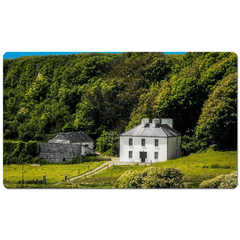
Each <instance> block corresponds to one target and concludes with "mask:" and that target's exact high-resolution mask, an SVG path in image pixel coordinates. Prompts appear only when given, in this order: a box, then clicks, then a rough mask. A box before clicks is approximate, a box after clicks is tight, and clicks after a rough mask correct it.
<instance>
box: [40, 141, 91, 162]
mask: <svg viewBox="0 0 240 240" xmlns="http://www.w3.org/2000/svg"><path fill="white" fill-rule="evenodd" d="M39 144H40V154H39V157H41V158H43V159H46V160H48V161H50V162H62V160H63V158H65V160H66V161H67V160H70V159H71V158H73V157H75V156H79V155H80V153H81V154H82V155H86V154H88V153H90V150H91V149H89V148H87V147H84V146H82V151H81V150H80V144H64V143H39Z"/></svg>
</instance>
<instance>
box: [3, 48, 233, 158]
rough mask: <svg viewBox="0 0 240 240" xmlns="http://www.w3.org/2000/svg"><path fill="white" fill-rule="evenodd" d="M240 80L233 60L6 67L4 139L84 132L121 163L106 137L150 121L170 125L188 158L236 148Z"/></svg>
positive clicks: (74, 59) (116, 57)
mask: <svg viewBox="0 0 240 240" xmlns="http://www.w3.org/2000/svg"><path fill="white" fill-rule="evenodd" d="M38 73H40V76H39V75H38ZM236 73H237V56H236V54H235V53H231V52H223V53H222V52H209V53H208V52H206V53H201V52H198V53H186V54H184V55H176V56H174V55H166V54H163V53H141V52H138V53H119V54H106V53H84V54H74V55H63V56H61V55H60V56H41V57H35V56H33V57H21V58H17V59H14V60H4V61H3V86H4V91H3V99H4V106H3V119H4V131H3V136H4V139H14V140H21V141H25V142H26V141H29V140H37V141H47V140H48V138H49V136H50V135H53V134H56V133H58V132H60V131H63V132H67V131H79V130H81V131H86V132H87V133H88V134H89V135H90V136H91V137H92V138H93V139H98V138H99V139H98V145H99V147H98V148H99V150H100V149H101V151H102V152H104V151H106V150H108V149H111V153H112V155H116V153H117V151H118V150H117V148H118V146H117V145H118V143H117V142H114V143H113V145H112V146H108V145H109V143H106V141H105V140H104V136H102V134H103V135H104V134H105V133H104V131H105V132H108V133H111V132H116V134H118V135H119V134H120V133H122V132H123V131H125V130H128V129H130V128H132V127H134V126H136V125H137V124H138V123H140V121H141V118H143V117H149V118H155V117H169V118H173V119H174V126H175V128H176V129H177V130H178V131H179V132H180V133H181V134H182V135H183V136H184V137H183V140H184V141H183V147H184V149H185V150H186V152H187V153H190V152H195V151H197V150H202V149H206V148H208V147H210V146H212V145H215V148H216V149H223V148H228V147H232V148H236V126H237V124H236V118H237V111H236V102H237V88H236ZM189 113H191V114H189ZM220 129H221V130H220ZM219 130H220V131H219ZM101 144H102V146H100V145H101ZM16 154H17V153H16Z"/></svg>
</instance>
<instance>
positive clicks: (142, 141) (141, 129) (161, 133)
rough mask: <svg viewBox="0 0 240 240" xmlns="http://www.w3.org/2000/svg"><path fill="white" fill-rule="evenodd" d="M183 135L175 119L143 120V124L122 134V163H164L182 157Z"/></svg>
mask: <svg viewBox="0 0 240 240" xmlns="http://www.w3.org/2000/svg"><path fill="white" fill-rule="evenodd" d="M180 146H181V134H180V133H179V132H178V131H176V130H175V129H174V128H173V119H171V118H162V119H153V120H152V123H150V122H149V119H148V118H144V119H142V123H141V124H139V125H138V126H136V127H134V128H132V129H130V130H129V131H127V132H125V133H122V134H120V162H147V163H150V162H152V163H154V162H162V161H166V160H168V159H174V158H178V157H180V154H181V149H180Z"/></svg>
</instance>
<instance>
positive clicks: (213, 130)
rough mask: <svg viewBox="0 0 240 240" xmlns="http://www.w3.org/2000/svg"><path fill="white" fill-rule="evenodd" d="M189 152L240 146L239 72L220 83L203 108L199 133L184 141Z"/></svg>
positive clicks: (197, 131)
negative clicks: (239, 127)
mask: <svg viewBox="0 0 240 240" xmlns="http://www.w3.org/2000/svg"><path fill="white" fill-rule="evenodd" d="M184 140H185V141H184V144H183V148H185V149H186V151H188V152H190V151H196V150H201V149H206V148H207V147H209V146H212V147H214V148H215V149H224V148H225V149H226V148H236V147H237V73H234V74H229V75H228V76H227V77H225V78H223V79H222V80H221V81H219V83H218V84H217V86H216V88H215V90H214V91H213V92H212V93H211V94H210V95H209V98H208V99H207V101H206V102H205V103H204V105H203V109H202V113H201V115H200V117H199V121H198V124H197V126H196V129H195V133H194V135H193V136H192V137H190V138H187V137H185V139H184Z"/></svg>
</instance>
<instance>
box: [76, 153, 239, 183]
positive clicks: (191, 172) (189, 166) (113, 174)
mask: <svg viewBox="0 0 240 240" xmlns="http://www.w3.org/2000/svg"><path fill="white" fill-rule="evenodd" d="M146 167H149V166H144V165H115V166H113V167H111V168H109V169H107V170H105V171H103V172H100V173H98V174H96V175H95V176H94V177H91V176H90V177H88V178H86V179H82V178H81V179H76V180H74V181H73V183H72V184H74V183H75V184H78V186H79V187H82V188H113V187H114V184H115V181H116V180H117V179H118V178H119V177H120V176H121V175H122V174H123V173H124V172H125V171H127V170H134V171H142V170H143V169H145V168H146ZM152 167H161V168H168V167H174V168H180V169H182V171H183V173H184V175H185V177H184V181H185V186H186V187H189V188H198V187H199V184H200V183H201V182H202V181H203V180H207V179H211V178H213V177H216V176H218V175H220V174H227V173H230V172H232V171H234V170H237V151H213V150H208V151H207V152H204V153H198V154H193V155H189V156H186V157H182V158H178V159H174V160H168V161H166V162H159V163H154V164H152Z"/></svg>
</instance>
